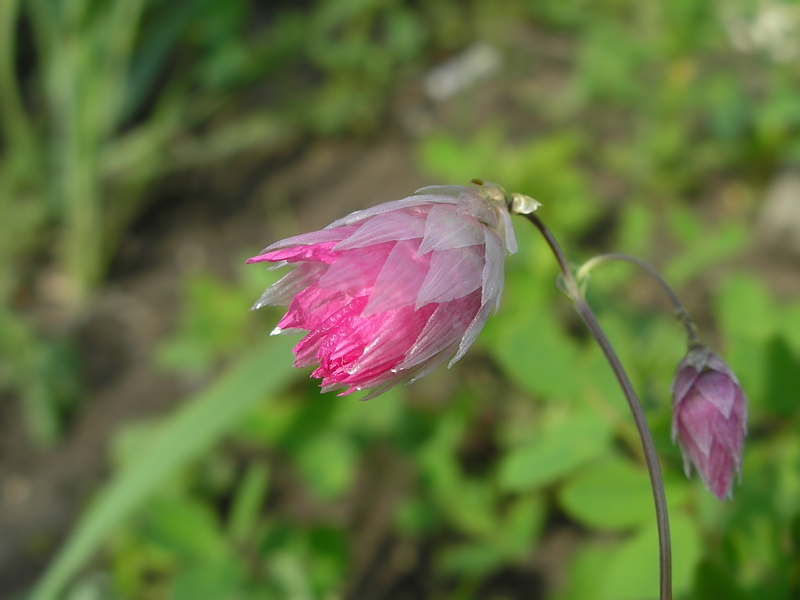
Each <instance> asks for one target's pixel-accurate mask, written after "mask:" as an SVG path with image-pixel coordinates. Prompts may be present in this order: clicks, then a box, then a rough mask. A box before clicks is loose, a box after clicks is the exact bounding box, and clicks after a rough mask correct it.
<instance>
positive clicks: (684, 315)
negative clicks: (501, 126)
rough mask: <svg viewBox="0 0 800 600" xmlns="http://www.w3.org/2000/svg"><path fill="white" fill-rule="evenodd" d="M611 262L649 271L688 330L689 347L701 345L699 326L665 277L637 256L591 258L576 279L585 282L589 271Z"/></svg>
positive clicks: (602, 255)
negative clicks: (627, 264)
mask: <svg viewBox="0 0 800 600" xmlns="http://www.w3.org/2000/svg"><path fill="white" fill-rule="evenodd" d="M609 260H620V261H624V262H628V263H631V264H633V265H636V266H637V267H640V268H642V269H644V270H645V271H647V272H648V273H649V274H650V275H651V276H652V277H653V278H654V279H655V280H656V281H657V282H658V284H659V285H660V286H661V289H662V290H664V292H665V293H666V294H667V297H668V298H669V301H670V302H671V303H672V306H673V308H674V309H675V317H676V318H677V319H678V320H679V321H680V322H681V323H682V324H683V326H684V328H685V329H686V334H687V335H688V336H689V346H694V345H697V344H699V343H700V338H699V337H698V335H697V326H696V325H695V324H694V323H693V322H692V320H691V319H690V318H689V311H688V310H686V308H685V307H684V306H683V304H681V301H680V300H678V296H677V295H676V294H675V292H673V291H672V288H671V287H669V284H668V283H667V282H666V281H665V280H664V278H663V277H661V274H660V273H659V272H658V271H656V269H655V267H653V266H652V265H651V264H650V263H647V262H645V261H643V260H642V259H640V258H636V257H635V256H631V255H630V254H621V253H611V254H599V255H597V256H594V257H592V258H590V259H589V260H587V261H586V262H585V263H583V265H581V267H580V268H579V269H578V271H577V273H576V274H575V277H576V279H578V281H581V280H583V278H584V277H586V276H587V275H588V274H589V271H591V270H592V269H593V268H594V267H595V266H597V265H599V264H600V263H602V262H606V261H609Z"/></svg>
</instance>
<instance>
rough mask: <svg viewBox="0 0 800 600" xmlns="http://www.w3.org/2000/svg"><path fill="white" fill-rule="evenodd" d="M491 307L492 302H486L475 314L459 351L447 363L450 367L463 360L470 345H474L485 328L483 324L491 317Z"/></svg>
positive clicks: (459, 346) (462, 339)
mask: <svg viewBox="0 0 800 600" xmlns="http://www.w3.org/2000/svg"><path fill="white" fill-rule="evenodd" d="M491 308H492V305H491V304H484V305H483V306H481V308H480V310H479V311H478V314H476V315H475V318H474V319H472V322H471V323H470V324H469V327H467V330H466V331H465V332H464V336H463V337H462V338H461V343H460V344H459V345H458V352H457V353H456V355H455V356H454V357H453V359H452V360H451V361H450V362H449V363H448V364H447V368H448V369H449V368H450V367H452V366H453V365H454V364H456V363H457V362H458V361H459V360H461V357H462V356H464V354H466V353H467V350H469V347H470V346H472V343H473V342H474V341H475V339H476V338H477V337H478V334H479V333H480V332H481V329H483V326H484V325H486V320H487V319H488V318H489V312H490V311H491Z"/></svg>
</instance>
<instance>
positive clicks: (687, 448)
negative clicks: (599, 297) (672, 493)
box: [672, 346, 747, 500]
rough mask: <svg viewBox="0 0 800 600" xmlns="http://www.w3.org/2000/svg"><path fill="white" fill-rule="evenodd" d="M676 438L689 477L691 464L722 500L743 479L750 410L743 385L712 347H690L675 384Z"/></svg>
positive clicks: (674, 416)
mask: <svg viewBox="0 0 800 600" xmlns="http://www.w3.org/2000/svg"><path fill="white" fill-rule="evenodd" d="M672 396H673V404H672V408H673V417H672V439H673V441H675V439H677V440H678V444H679V445H680V448H681V452H682V454H683V461H684V468H685V470H686V476H687V477H688V476H690V475H691V472H692V465H694V468H695V469H696V470H697V472H698V474H699V475H700V478H701V479H702V480H703V483H704V484H705V486H706V488H708V490H709V491H711V492H712V493H713V494H714V495H715V496H716V497H717V498H719V499H720V500H725V499H727V498H730V497H731V496H732V488H733V477H734V473H739V475H740V476H741V470H742V446H743V445H744V436H745V434H746V433H747V406H746V399H745V396H744V393H743V392H742V388H741V387H740V386H739V381H738V380H737V379H736V376H735V375H734V374H733V371H731V369H730V367H728V365H727V364H725V361H723V360H722V359H721V358H720V357H719V356H717V355H716V354H715V353H714V352H713V351H712V350H711V349H710V348H706V347H704V346H696V347H693V348H690V349H689V352H688V354H687V355H686V357H685V358H684V359H683V360H682V361H681V363H680V365H678V370H677V372H676V373H675V380H674V381H673V382H672Z"/></svg>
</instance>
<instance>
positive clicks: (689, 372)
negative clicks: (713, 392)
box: [671, 364, 700, 404]
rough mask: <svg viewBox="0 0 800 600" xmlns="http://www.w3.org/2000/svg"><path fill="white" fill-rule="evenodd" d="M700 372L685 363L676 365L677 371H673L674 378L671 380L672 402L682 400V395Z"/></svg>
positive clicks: (675, 402)
mask: <svg viewBox="0 0 800 600" xmlns="http://www.w3.org/2000/svg"><path fill="white" fill-rule="evenodd" d="M699 376H700V373H699V372H698V371H697V370H696V369H694V367H690V366H688V365H685V364H681V365H680V366H678V371H677V372H676V373H675V379H673V380H672V390H671V391H672V397H673V398H674V402H673V404H678V403H680V402H681V400H683V397H684V396H685V395H686V393H687V392H688V391H689V389H691V387H692V386H693V385H694V383H695V381H697V378H698V377H699Z"/></svg>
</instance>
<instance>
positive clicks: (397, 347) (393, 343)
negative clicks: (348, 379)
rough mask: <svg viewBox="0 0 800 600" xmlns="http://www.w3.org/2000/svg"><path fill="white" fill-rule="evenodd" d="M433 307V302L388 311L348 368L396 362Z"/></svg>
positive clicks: (393, 363) (394, 363)
mask: <svg viewBox="0 0 800 600" xmlns="http://www.w3.org/2000/svg"><path fill="white" fill-rule="evenodd" d="M434 311H435V307H434V306H426V307H424V308H421V309H420V310H414V309H413V308H412V307H411V306H405V307H403V308H401V309H399V310H397V311H392V314H391V316H390V318H389V319H388V320H387V321H386V323H385V324H384V326H383V327H382V328H381V329H380V330H377V331H374V332H373V333H372V336H371V337H372V341H371V342H369V344H368V345H367V346H366V347H365V348H364V353H363V354H362V355H361V358H359V359H358V361H357V362H356V363H355V364H354V365H353V366H352V370H351V372H352V373H354V374H355V373H356V372H358V371H361V370H366V369H370V368H373V367H375V366H379V365H382V364H386V363H389V362H391V363H392V365H393V366H394V365H396V364H397V363H398V361H399V359H401V358H403V356H404V355H405V354H406V353H407V352H408V351H409V348H411V347H412V346H413V345H414V342H415V341H416V340H417V338H418V337H419V336H420V333H421V332H422V331H423V330H424V329H425V327H426V323H428V322H429V320H430V318H431V315H432V314H433V313H434Z"/></svg>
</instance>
